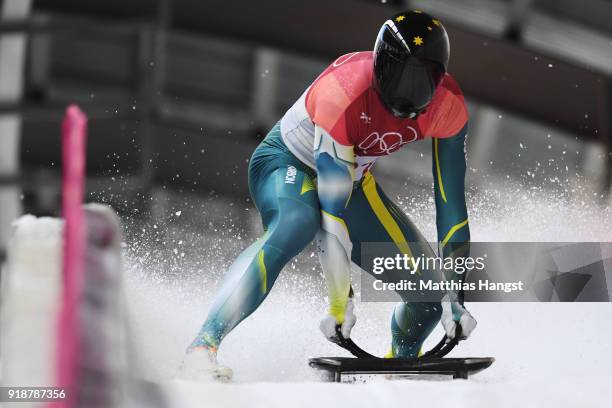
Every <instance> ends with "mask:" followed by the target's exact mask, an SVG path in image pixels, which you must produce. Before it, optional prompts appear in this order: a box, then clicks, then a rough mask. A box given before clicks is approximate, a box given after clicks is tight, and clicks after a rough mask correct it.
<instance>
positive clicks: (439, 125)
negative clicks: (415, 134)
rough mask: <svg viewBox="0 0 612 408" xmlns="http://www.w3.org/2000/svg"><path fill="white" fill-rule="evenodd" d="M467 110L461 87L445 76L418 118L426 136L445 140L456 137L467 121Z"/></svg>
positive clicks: (448, 75) (449, 76) (450, 76)
mask: <svg viewBox="0 0 612 408" xmlns="http://www.w3.org/2000/svg"><path fill="white" fill-rule="evenodd" d="M468 117H469V114H468V110H467V106H466V104H465V99H464V98H463V92H462V91H461V87H460V86H459V84H458V83H457V81H456V80H455V78H453V76H452V75H450V74H446V75H444V78H443V79H442V82H441V83H440V85H439V86H438V89H436V93H435V95H434V98H433V100H432V101H431V105H430V107H429V108H428V109H427V111H426V112H425V113H424V114H423V115H421V117H419V122H420V124H421V128H422V129H425V133H426V135H427V136H430V137H436V138H446V137H451V136H454V135H456V134H457V133H458V132H459V131H460V130H461V129H462V128H463V127H464V126H465V124H466V123H467V121H468Z"/></svg>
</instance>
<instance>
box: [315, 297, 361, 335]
mask: <svg viewBox="0 0 612 408" xmlns="http://www.w3.org/2000/svg"><path fill="white" fill-rule="evenodd" d="M354 310H355V306H354V305H353V299H351V298H349V300H348V302H347V304H346V309H345V311H344V320H343V321H342V322H340V321H338V319H337V318H336V317H335V316H332V315H331V314H328V315H327V316H325V317H324V318H323V320H321V324H320V325H319V328H320V329H321V331H322V332H323V335H324V336H325V337H327V339H328V340H330V341H334V339H336V338H337V334H336V326H340V333H341V334H342V337H344V338H345V339H348V338H349V337H351V329H352V328H353V326H354V325H355V323H356V322H357V316H355V313H354Z"/></svg>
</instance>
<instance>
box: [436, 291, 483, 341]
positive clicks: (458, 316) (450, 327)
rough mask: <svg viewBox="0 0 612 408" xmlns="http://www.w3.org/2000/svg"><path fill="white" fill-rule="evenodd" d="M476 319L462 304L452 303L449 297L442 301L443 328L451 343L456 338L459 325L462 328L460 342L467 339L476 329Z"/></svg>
mask: <svg viewBox="0 0 612 408" xmlns="http://www.w3.org/2000/svg"><path fill="white" fill-rule="evenodd" d="M476 324H477V323H476V319H474V317H473V316H472V315H471V314H470V312H468V311H467V310H466V308H465V306H463V305H462V304H460V303H459V302H457V301H450V300H449V299H448V295H447V296H445V297H444V299H443V300H442V326H444V331H445V332H446V337H448V339H449V341H450V340H451V339H454V338H455V333H456V332H457V325H459V327H461V337H460V338H459V340H465V339H467V338H468V337H469V336H470V334H471V333H472V331H473V330H474V329H475V328H476Z"/></svg>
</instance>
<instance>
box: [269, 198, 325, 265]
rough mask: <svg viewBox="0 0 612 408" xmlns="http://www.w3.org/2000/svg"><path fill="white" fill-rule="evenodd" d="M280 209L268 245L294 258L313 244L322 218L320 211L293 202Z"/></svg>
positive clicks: (271, 229)
mask: <svg viewBox="0 0 612 408" xmlns="http://www.w3.org/2000/svg"><path fill="white" fill-rule="evenodd" d="M280 207H281V208H280V211H279V216H278V218H277V220H276V222H275V223H273V224H274V225H273V226H271V228H270V236H269V237H268V239H267V243H268V244H270V245H272V246H274V247H276V248H278V249H280V250H282V251H283V252H284V254H285V255H286V256H287V257H288V258H293V257H294V256H296V255H297V254H299V253H300V252H301V251H302V250H303V249H304V248H305V247H306V245H308V244H309V243H310V242H312V240H313V239H314V236H315V234H316V233H317V231H318V230H319V227H320V223H321V216H320V214H319V210H318V209H315V208H312V207H310V206H308V205H306V204H301V203H298V202H295V201H293V200H290V201H289V202H288V203H283V204H281V206H280Z"/></svg>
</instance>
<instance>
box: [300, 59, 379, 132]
mask: <svg viewBox="0 0 612 408" xmlns="http://www.w3.org/2000/svg"><path fill="white" fill-rule="evenodd" d="M372 64H373V62H372V52H371V51H364V52H352V53H349V54H345V55H342V56H340V57H338V58H337V59H336V60H335V61H334V62H332V63H331V64H330V65H329V66H328V67H327V68H326V69H325V71H323V72H322V73H321V75H319V77H318V78H317V79H316V80H315V81H314V82H313V84H312V85H311V86H310V89H309V90H308V93H307V94H306V110H307V112H308V115H309V116H310V119H311V120H312V121H313V122H314V123H316V124H317V125H319V126H321V127H322V128H323V129H325V130H326V131H328V132H329V133H330V134H331V135H332V136H334V138H336V139H337V140H338V141H339V142H341V143H348V140H345V139H346V137H347V135H346V134H345V131H344V130H343V129H341V128H340V129H339V127H342V126H343V123H342V119H343V118H344V113H345V112H346V110H347V109H348V107H349V106H350V105H351V104H352V103H353V102H355V101H356V100H357V99H358V98H359V97H360V96H362V95H363V94H364V93H365V92H366V91H367V90H368V89H369V88H370V86H371V83H372Z"/></svg>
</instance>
